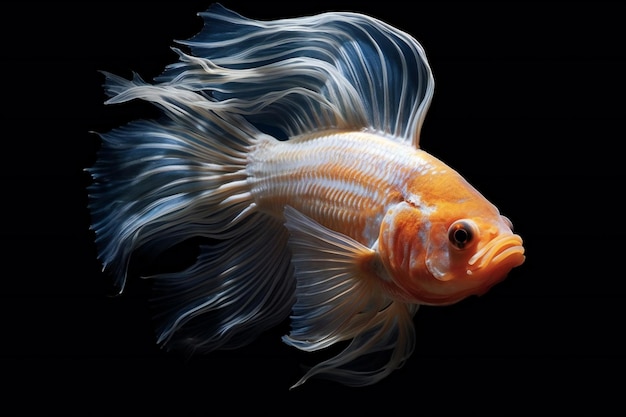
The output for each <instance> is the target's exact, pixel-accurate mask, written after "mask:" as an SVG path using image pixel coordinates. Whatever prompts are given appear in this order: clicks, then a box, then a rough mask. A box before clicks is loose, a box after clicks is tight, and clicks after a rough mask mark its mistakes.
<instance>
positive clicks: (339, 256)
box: [283, 207, 417, 387]
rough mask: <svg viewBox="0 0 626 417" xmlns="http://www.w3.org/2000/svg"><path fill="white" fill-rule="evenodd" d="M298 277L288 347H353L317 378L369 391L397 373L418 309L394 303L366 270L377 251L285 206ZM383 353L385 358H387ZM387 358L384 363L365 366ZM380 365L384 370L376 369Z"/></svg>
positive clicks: (317, 370)
mask: <svg viewBox="0 0 626 417" xmlns="http://www.w3.org/2000/svg"><path fill="white" fill-rule="evenodd" d="M285 219H286V223H285V224H286V226H287V228H288V230H289V232H290V240H289V246H290V248H291V250H292V253H293V256H292V263H293V266H294V269H295V277H296V302H295V305H294V307H293V310H292V315H291V321H292V323H291V332H290V333H289V335H288V336H284V337H283V341H284V342H285V343H287V344H289V345H291V346H294V347H297V348H298V349H301V350H305V351H317V350H320V349H323V348H326V347H329V346H331V345H333V344H335V343H337V342H340V341H344V340H350V339H352V341H351V343H350V344H349V345H348V346H347V347H346V348H345V349H344V350H343V351H342V352H341V353H339V354H338V355H337V356H335V357H333V358H331V359H329V360H326V361H324V362H322V363H319V364H317V365H316V366H314V367H313V368H311V369H310V370H309V371H308V372H307V373H306V374H305V376H304V377H303V378H301V379H300V381H298V382H297V383H296V384H295V385H294V387H295V386H298V385H301V384H302V383H304V382H305V381H306V380H307V379H308V378H310V377H312V376H313V375H316V376H319V377H322V378H326V379H332V380H335V381H338V382H341V383H343V384H346V385H369V384H373V383H375V382H376V381H378V380H380V379H381V378H383V377H384V376H386V375H387V374H388V373H390V372H391V371H392V370H393V369H396V368H397V367H398V366H400V365H401V363H402V362H403V361H404V360H405V359H406V358H407V357H408V356H409V355H410V354H411V352H412V350H413V344H414V339H415V337H414V334H413V324H412V320H411V318H412V317H413V314H414V313H415V311H416V310H417V307H416V306H407V305H405V304H403V303H399V302H397V301H393V300H391V299H390V298H388V297H387V296H386V295H385V294H384V293H383V292H382V291H380V289H379V286H378V281H377V277H376V276H375V275H373V274H372V273H371V272H369V271H368V268H367V265H368V262H369V261H371V260H372V259H373V258H374V256H375V252H374V251H373V250H372V249H370V248H367V247H365V246H363V245H362V244H360V243H359V242H357V241H355V240H353V239H351V238H350V237H348V236H345V235H343V234H341V233H337V232H335V231H333V230H330V229H328V228H326V227H324V226H322V225H320V224H318V223H317V222H315V221H314V220H312V219H310V218H308V217H307V216H305V215H303V214H302V213H300V212H298V211H297V210H295V209H293V208H291V207H286V208H285ZM383 352H384V353H383ZM374 353H376V354H377V355H378V354H381V355H382V356H377V358H380V357H382V358H383V362H382V363H383V365H380V363H381V362H376V361H374V362H372V361H369V360H365V361H364V360H362V357H363V356H364V355H369V354H374ZM376 363H378V365H376Z"/></svg>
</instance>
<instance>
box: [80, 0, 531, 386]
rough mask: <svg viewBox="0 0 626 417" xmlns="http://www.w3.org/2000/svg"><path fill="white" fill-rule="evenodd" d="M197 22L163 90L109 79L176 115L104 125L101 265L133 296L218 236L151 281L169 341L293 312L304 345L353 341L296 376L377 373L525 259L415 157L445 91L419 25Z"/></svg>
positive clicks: (201, 346)
mask: <svg viewBox="0 0 626 417" xmlns="http://www.w3.org/2000/svg"><path fill="white" fill-rule="evenodd" d="M201 15H202V17H203V18H204V19H205V27H204V29H203V30H202V31H201V32H200V33H199V34H198V35H197V36H196V37H194V38H192V39H191V40H189V41H184V42H181V43H182V44H184V45H186V46H187V47H189V48H190V50H191V53H190V54H187V53H184V52H182V51H180V50H178V49H176V51H177V52H178V54H179V57H180V60H179V62H177V63H175V64H172V65H170V66H169V67H168V68H166V70H165V72H164V73H163V74H162V75H161V76H160V77H158V78H157V79H156V80H155V81H156V82H155V83H154V84H150V83H146V82H145V81H143V80H142V79H141V78H140V77H139V76H137V75H136V76H135V77H134V78H133V79H131V80H126V79H124V78H121V77H118V76H116V75H113V74H106V80H107V81H106V83H105V89H106V91H107V93H108V94H109V95H110V97H111V98H110V99H109V101H108V103H122V102H125V101H129V100H133V99H142V100H146V101H150V102H153V103H154V104H155V105H157V106H159V107H160V108H161V109H162V110H163V113H164V118H163V119H159V120H143V121H136V122H133V123H130V124H129V125H127V126H123V127H120V128H117V129H114V130H112V131H110V132H108V133H105V134H102V135H101V137H102V143H103V144H102V148H101V150H100V151H99V154H98V159H97V161H96V164H95V165H94V166H93V167H92V168H90V169H89V171H90V172H91V174H92V177H93V180H94V181H93V184H92V185H90V209H91V213H92V217H93V219H94V221H93V226H92V228H93V230H94V231H95V233H96V243H97V246H98V251H99V256H100V259H102V261H103V264H104V267H105V270H107V271H109V272H110V273H111V274H113V276H114V277H115V280H116V281H115V282H116V283H117V284H118V286H119V290H120V292H122V291H123V288H124V284H125V282H126V278H127V277H126V275H127V268H128V264H129V262H130V259H131V256H132V254H133V253H136V252H141V253H148V254H152V255H153V256H158V255H159V254H161V253H163V252H165V251H166V250H167V249H168V248H171V247H172V246H174V245H176V244H178V243H181V242H184V241H186V240H188V239H191V238H198V237H199V238H205V239H206V243H203V244H202V245H201V246H200V248H199V256H198V258H197V261H196V263H195V264H193V265H192V266H190V267H188V268H186V269H184V270H182V271H177V272H170V273H162V274H158V275H156V276H154V277H151V278H152V279H153V289H154V294H155V298H154V303H155V305H156V307H157V308H158V311H159V314H158V315H157V316H156V320H157V333H158V343H160V344H161V345H163V346H165V347H168V348H174V349H182V350H187V351H192V352H210V351H213V350H215V349H223V348H235V347H238V346H242V345H244V344H246V343H249V342H250V341H251V340H253V339H254V338H255V337H256V336H257V335H258V334H259V333H261V332H262V331H264V330H266V329H268V328H270V327H272V326H274V325H277V324H279V323H280V322H282V321H283V320H285V319H287V318H288V317H289V318H290V319H291V331H290V333H289V334H288V335H285V336H284V338H283V341H284V342H285V343H287V344H289V345H291V346H294V347H296V348H298V349H301V350H305V351H316V350H320V349H324V348H326V347H329V346H331V345H333V344H335V343H337V342H340V341H350V343H349V344H348V345H347V346H346V347H345V349H344V350H343V351H342V352H341V353H339V354H338V355H336V356H334V357H332V358H330V359H327V360H326V361H323V362H321V363H319V364H317V365H315V366H313V367H312V368H311V369H310V370H309V371H308V372H307V373H306V374H305V375H304V376H303V377H302V378H301V379H300V380H299V381H298V382H297V383H296V384H295V385H296V386H297V385H300V384H302V383H304V382H305V381H306V380H307V379H308V378H310V377H313V376H316V377H323V378H328V379H333V380H336V381H338V382H340V383H343V384H347V385H355V386H359V385H369V384H373V383H375V382H377V381H379V380H380V379H381V378H384V377H385V376H387V375H388V374H389V373H390V372H392V371H393V370H394V369H396V368H398V367H399V366H401V365H402V363H404V361H406V359H407V358H408V357H409V356H410V354H411V352H412V351H413V348H414V341H415V331H414V328H413V323H412V318H413V316H414V314H415V313H416V311H417V309H418V307H419V306H420V305H423V304H429V305H446V304H452V303H455V302H458V301H460V300H462V299H464V298H466V297H468V296H470V295H480V294H483V293H484V292H486V291H487V290H488V289H489V288H490V287H491V286H493V285H494V284H496V283H497V282H499V281H500V280H502V279H504V277H505V276H506V275H507V274H508V272H509V271H510V270H511V269H512V268H514V267H516V266H519V265H520V264H522V263H523V262H524V255H523V253H524V248H523V245H522V240H521V238H520V237H519V236H518V235H516V234H514V233H513V231H512V225H511V223H510V221H509V220H508V219H507V218H506V217H504V216H501V215H500V213H499V211H498V209H497V208H496V207H495V206H494V205H493V204H492V203H490V202H489V201H488V200H487V199H485V198H484V197H483V196H482V195H481V194H480V193H479V192H478V191H477V190H476V189H475V188H474V187H472V186H471V185H470V184H469V183H468V182H467V181H465V179H464V178H463V177H462V176H461V175H460V174H459V173H458V172H456V171H455V170H454V169H452V168H451V167H449V166H447V165H446V164H445V163H444V162H442V161H441V160H439V159H437V158H435V157H434V156H432V155H430V154H428V153H427V152H425V151H424V150H422V149H420V147H419V136H420V130H421V126H422V123H423V120H424V116H425V113H426V111H427V109H428V106H429V104H430V101H431V98H432V94H433V89H434V82H433V78H432V74H431V72H430V68H429V66H428V63H427V60H426V57H425V54H424V51H423V49H422V47H421V45H420V44H419V43H418V42H417V41H416V40H415V39H414V38H412V37H411V36H410V35H408V34H406V33H404V32H402V31H400V30H398V29H396V28H393V27H391V26H389V25H387V24H385V23H383V22H381V21H378V20H376V19H374V18H372V17H369V16H365V15H361V14H357V13H340V12H334V13H324V14H320V15H316V16H309V17H302V18H292V19H280V20H275V21H266V22H261V21H256V20H252V19H247V18H244V17H242V16H240V15H238V14H236V13H234V12H232V11H230V10H228V9H226V8H224V7H222V6H221V5H219V4H215V5H213V6H211V7H210V8H209V9H208V10H207V12H205V13H203V14H201ZM366 355H377V356H378V357H379V358H382V360H381V359H379V360H378V361H363V360H362V359H363V357H364V356H366ZM368 357H369V356H368ZM374 363H377V364H378V365H373V364H374ZM381 363H382V365H380V364H381Z"/></svg>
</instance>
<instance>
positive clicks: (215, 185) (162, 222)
mask: <svg viewBox="0 0 626 417" xmlns="http://www.w3.org/2000/svg"><path fill="white" fill-rule="evenodd" d="M106 76H107V78H106V84H105V87H106V91H107V92H108V93H109V94H110V95H112V98H111V99H110V100H109V102H110V103H119V102H123V101H126V100H131V99H135V98H139V99H144V100H147V101H151V102H154V103H156V104H157V105H159V106H161V107H162V108H163V109H164V110H165V114H166V116H168V117H166V118H164V120H161V121H137V122H133V123H131V124H129V125H127V126H124V127H121V128H118V129H115V130H112V131H111V132H109V133H106V134H101V135H100V136H101V138H102V146H101V149H100V150H99V152H98V158H97V161H96V163H95V165H94V166H93V167H92V168H89V169H88V171H89V172H90V174H91V176H92V178H93V183H92V184H91V185H90V186H89V208H90V210H91V215H92V221H93V224H92V229H93V230H94V231H95V233H96V243H97V246H98V252H99V256H100V259H101V260H102V262H103V264H104V267H105V269H107V270H109V271H110V272H111V273H112V274H113V275H114V277H115V282H116V284H117V286H118V288H119V291H120V292H121V291H122V290H123V288H124V284H125V281H126V274H127V268H128V263H129V260H130V256H131V254H132V253H133V252H135V251H137V250H142V251H143V252H145V253H151V254H153V255H154V256H157V255H158V254H159V253H161V252H163V251H165V250H166V249H168V248H169V247H171V246H173V245H175V244H177V243H180V242H182V241H184V240H186V239H188V238H191V237H209V238H217V239H224V238H227V237H229V236H237V235H240V234H241V233H242V232H241V231H239V230H237V224H238V223H239V222H240V221H241V220H242V219H244V218H245V217H246V216H247V215H248V214H250V213H252V212H254V211H255V206H254V202H253V199H252V197H251V195H250V193H249V189H248V185H247V183H246V178H247V174H246V172H245V167H246V158H247V152H248V149H249V146H251V145H252V144H253V143H255V141H256V138H255V135H256V136H258V135H260V132H258V131H257V130H256V129H254V128H253V127H252V126H250V125H249V124H247V123H246V122H245V120H243V119H241V117H240V116H237V115H234V116H233V115H229V114H218V113H216V112H214V111H211V109H207V106H203V103H204V101H203V100H199V97H198V96H197V94H195V93H192V92H184V91H179V90H178V89H176V88H175V87H171V86H151V85H147V84H146V83H144V82H143V81H142V80H141V79H140V78H139V77H137V76H136V77H135V78H134V79H133V80H130V81H129V80H125V79H123V78H120V77H117V76H114V75H111V74H106Z"/></svg>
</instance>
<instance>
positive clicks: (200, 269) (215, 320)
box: [153, 214, 295, 353]
mask: <svg viewBox="0 0 626 417" xmlns="http://www.w3.org/2000/svg"><path fill="white" fill-rule="evenodd" d="M238 227H239V229H240V230H241V231H243V233H242V236H241V237H239V238H238V239H229V240H225V241H222V242H220V243H218V244H215V245H211V246H202V247H201V253H200V256H199V257H198V261H197V263H196V264H195V265H193V266H192V267H190V268H189V269H187V270H185V271H181V272H176V273H169V274H162V275H158V276H155V277H153V278H154V279H155V283H154V290H155V294H156V298H155V299H154V300H153V301H154V306H155V308H156V309H157V311H158V314H155V319H156V320H157V321H158V329H157V330H158V333H159V340H158V342H159V343H160V344H163V345H165V346H167V347H169V348H174V349H181V350H188V351H189V353H195V352H209V351H212V350H215V349H232V348H237V347H240V346H243V345H245V344H247V343H249V342H250V341H252V340H254V339H255V338H256V337H257V336H258V335H259V334H260V333H261V332H263V331H264V330H266V329H269V328H271V327H273V326H276V325H278V324H280V323H281V322H282V321H283V320H285V319H287V317H288V315H289V311H290V310H291V306H292V305H293V302H294V287H295V282H294V280H293V269H292V266H291V264H290V253H289V251H288V250H287V248H286V245H287V237H288V234H287V231H286V229H285V228H284V227H283V225H282V224H281V222H279V221H278V220H276V219H274V218H270V217H267V216H263V215H259V214H255V215H252V216H250V217H249V218H248V219H246V220H245V221H244V222H242V224H240V225H239V226H238ZM268 236H271V238H269V239H268Z"/></svg>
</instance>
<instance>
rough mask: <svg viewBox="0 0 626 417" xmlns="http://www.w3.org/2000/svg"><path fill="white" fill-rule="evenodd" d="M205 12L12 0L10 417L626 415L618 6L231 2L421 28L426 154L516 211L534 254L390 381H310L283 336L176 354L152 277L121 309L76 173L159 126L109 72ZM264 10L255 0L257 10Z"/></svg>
mask: <svg viewBox="0 0 626 417" xmlns="http://www.w3.org/2000/svg"><path fill="white" fill-rule="evenodd" d="M209 4H210V1H204V2H203V1H189V2H162V3H161V2H159V3H157V2H146V3H139V2H137V3H134V2H126V3H119V4H118V3H114V2H105V1H89V2H81V3H71V2H55V1H49V2H41V3H38V2H19V3H18V2H16V3H12V2H5V3H3V6H2V8H3V11H2V20H3V24H2V44H3V48H2V53H1V55H0V56H1V59H2V62H1V68H0V71H1V73H0V75H2V77H1V78H0V82H1V83H2V104H3V110H2V112H1V113H0V114H1V115H2V116H1V117H2V126H3V130H2V136H1V137H2V142H3V143H2V145H3V147H2V149H3V152H2V164H1V168H0V169H1V172H2V175H1V177H0V181H1V183H0V185H1V186H2V202H3V204H2V207H3V219H4V222H3V227H2V231H1V233H0V239H1V243H2V244H3V245H2V248H3V249H2V252H1V253H2V261H3V262H2V266H3V273H2V277H1V278H0V279H1V284H0V332H1V336H0V337H1V338H2V339H1V345H2V348H1V351H0V359H1V361H2V362H1V363H0V366H1V372H0V375H1V376H2V381H3V388H2V391H0V398H1V400H0V415H82V416H88V415H172V416H174V415H175V416H189V415H207V416H209V415H224V416H226V415H289V416H306V415H315V416H319V415H325V414H334V415H342V416H348V415H361V416H364V415H385V416H390V415H433V414H437V413H443V414H447V415H450V414H480V415H491V414H493V415H512V414H525V415H528V414H557V413H566V414H573V413H584V414H588V415H591V414H593V415H597V414H599V413H605V414H608V413H619V412H621V413H623V412H625V411H626V407H625V406H624V405H623V404H624V402H623V394H624V388H625V385H626V384H624V382H623V381H624V371H625V370H626V369H625V368H626V366H625V364H626V361H625V359H626V357H625V355H626V351H625V348H626V342H625V341H624V317H625V312H626V305H625V302H626V290H625V289H624V280H625V278H626V276H625V272H624V268H623V265H624V259H625V256H624V247H625V243H624V241H625V237H626V231H625V226H624V220H623V212H624V210H623V204H622V203H621V200H622V198H623V195H622V194H624V193H623V190H624V174H623V165H624V161H623V156H622V155H623V153H622V151H621V146H622V142H623V139H624V121H625V120H626V119H625V117H624V108H625V106H624V93H625V92H626V91H625V89H624V74H626V55H625V52H624V49H625V48H624V47H623V39H624V30H623V29H622V28H623V21H622V20H623V14H622V12H621V8H620V7H618V6H619V5H618V3H617V2H616V3H606V2H584V3H577V2H564V3H551V2H538V3H518V2H494V3H475V2H460V3H455V2H417V1H416V2H412V3H410V4H411V6H410V7H409V3H408V2H389V1H384V2H383V1H379V2H342V1H336V2H329V1H314V2H299V1H294V2H290V3H289V4H283V3H282V2H255V3H247V2H245V3H244V2H239V1H227V0H224V2H223V4H224V5H225V6H227V7H229V8H232V9H233V10H235V11H238V12H239V13H241V14H243V15H245V16H248V17H253V18H259V19H274V18H281V17H291V16H298V15H303V14H314V13H318V12H323V11H329V10H333V9H334V10H352V11H360V12H364V13H367V14H371V15H373V16H376V17H378V18H380V19H382V20H384V21H387V22H388V23H391V24H393V25H394V26H397V27H399V28H401V29H403V30H405V31H407V32H409V33H411V34H412V35H414V36H415V37H416V38H417V39H418V40H420V42H421V43H422V44H423V46H424V48H425V50H426V53H427V55H428V57H429V60H430V64H431V66H432V69H433V72H434V77H435V80H436V87H435V95H434V100H433V103H432V106H431V110H430V111H429V113H428V116H427V118H426V121H425V125H424V129H423V135H422V148H423V149H424V150H426V151H428V152H430V153H432V154H434V155H435V156H438V157H439V158H441V159H442V160H444V161H445V162H447V163H448V164H449V165H451V166H452V167H454V168H456V169H457V170H458V171H459V172H461V173H462V174H463V175H464V176H465V177H466V178H467V179H468V180H469V181H470V182H471V183H472V184H474V185H475V186H476V187H477V188H478V189H479V190H480V191H481V192H483V194H484V195H485V196H487V197H488V198H489V199H490V200H491V201H493V202H494V203H495V204H496V205H497V206H498V207H499V208H500V210H501V211H502V212H503V214H505V215H507V216H508V217H509V218H511V219H512V220H513V223H514V224H515V229H516V231H517V232H518V233H519V234H520V235H521V236H522V237H523V238H524V240H525V246H526V249H527V261H526V263H525V264H524V265H523V266H521V267H519V268H517V269H515V270H514V271H513V272H512V273H511V274H510V275H509V277H508V278H507V279H506V280H505V281H504V282H502V283H501V284H499V285H498V286H496V287H494V288H493V289H492V290H491V291H490V292H489V293H488V294H486V295H485V296H483V297H480V298H475V299H468V300H465V301H463V302H461V303H458V304H456V305H453V306H449V307H439V308H435V307H423V308H422V309H421V310H420V311H419V312H418V314H417V316H416V318H415V324H416V328H417V337H418V339H417V347H416V350H415V352H414V354H413V356H412V357H411V358H410V360H409V361H408V363H407V364H406V365H405V366H404V367H403V368H402V369H400V370H398V371H396V372H394V373H393V374H392V375H391V376H390V377H388V378H387V379H385V380H384V381H382V382H380V383H378V384H376V385H374V386H370V387H365V388H359V389H354V388H346V387H343V386H340V385H337V384H333V383H328V382H324V381H316V380H312V381H309V382H307V383H306V384H305V385H304V386H302V387H300V388H298V389H296V390H293V391H289V390H288V388H289V386H290V385H291V384H293V383H294V382H295V381H297V379H298V378H299V376H300V375H301V372H302V370H301V369H300V365H301V364H311V363H314V362H315V361H316V360H317V359H316V358H317V357H315V356H311V355H307V354H305V353H303V352H299V351H295V350H294V349H292V348H289V347H287V346H286V345H284V344H283V343H282V342H281V341H280V336H281V335H282V334H284V333H285V332H287V331H288V323H285V325H284V326H282V327H279V328H277V329H275V330H273V331H270V332H268V333H267V334H266V335H264V336H263V337H261V338H260V339H259V340H258V341H256V342H254V343H253V344H251V345H250V346H248V347H246V348H243V349H240V350H236V351H228V352H215V353H214V354H211V355H208V356H205V357H196V358H191V359H188V360H186V359H184V358H181V357H178V356H177V355H176V354H172V353H167V352H164V351H162V350H161V349H159V348H158V347H157V346H156V345H155V339H154V335H153V333H152V328H151V321H150V312H149V308H148V303H147V297H148V291H147V286H146V285H145V283H144V282H142V281H140V280H138V279H137V280H132V282H131V283H130V284H129V287H128V291H127V292H126V293H125V294H123V295H122V296H119V297H111V296H110V294H111V290H112V288H111V282H110V278H109V277H107V276H105V275H103V274H101V273H100V264H99V263H98V261H97V259H96V252H95V246H94V244H93V236H92V233H91V232H90V231H89V229H88V227H89V216H88V212H87V209H86V202H87V196H86V191H85V187H86V186H87V185H88V184H89V177H88V175H87V174H86V173H85V172H84V171H83V169H84V168H86V167H88V166H91V164H93V162H94V160H95V152H96V150H97V147H98V138H97V136H95V135H93V134H90V133H89V131H100V132H105V131H107V130H109V129H111V128H114V127H116V126H118V125H119V124H120V123H124V122H126V121H129V120H132V119H135V118H138V117H144V116H149V115H151V114H153V110H152V109H151V108H150V107H149V106H144V105H141V104H130V105H124V106H119V107H106V106H104V105H103V101H104V99H105V97H104V94H103V91H102V88H101V84H102V81H103V79H102V76H101V75H100V74H99V73H98V72H97V71H98V70H106V71H110V72H113V73H116V74H119V75H123V76H130V74H131V71H137V72H138V73H139V74H141V75H142V77H143V78H144V79H146V80H150V79H151V78H152V77H154V76H156V75H158V74H159V73H160V72H161V70H162V69H163V67H164V66H165V65H167V64H169V63H171V62H174V60H176V56H175V54H174V53H173V52H172V51H171V50H170V49H169V48H170V47H171V46H173V45H174V43H173V40H174V39H186V38H189V37H191V36H193V35H194V34H195V33H196V32H197V31H198V30H200V28H201V25H202V24H201V20H200V18H199V17H197V16H196V13H197V12H200V11H203V10H205V9H206V8H207V7H208V6H209ZM251 4H254V6H252V5H251Z"/></svg>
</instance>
